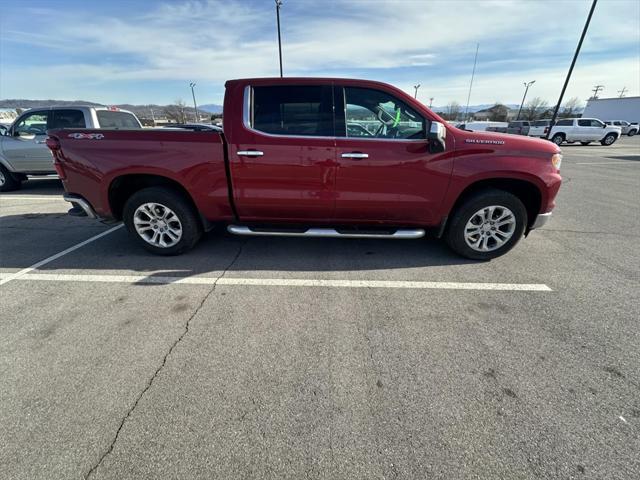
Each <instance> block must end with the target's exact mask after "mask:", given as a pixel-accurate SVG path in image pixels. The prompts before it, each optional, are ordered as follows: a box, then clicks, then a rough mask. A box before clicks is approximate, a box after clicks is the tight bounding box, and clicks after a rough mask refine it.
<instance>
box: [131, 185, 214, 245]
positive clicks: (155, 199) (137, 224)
mask: <svg viewBox="0 0 640 480" xmlns="http://www.w3.org/2000/svg"><path fill="white" fill-rule="evenodd" d="M123 220H124V223H125V225H126V227H127V230H128V231H129V234H131V235H132V236H133V237H134V238H135V239H136V241H137V242H138V243H139V244H140V245H142V246H143V247H144V248H145V249H147V250H148V251H150V252H152V253H155V254H157V255H179V254H181V253H183V252H186V251H187V250H189V249H191V248H193V247H194V246H195V244H196V243H198V240H200V237H201V236H202V224H201V223H200V219H199V218H198V215H197V213H196V211H195V209H194V207H193V206H192V205H191V203H190V202H188V201H187V200H186V199H185V198H184V196H183V195H181V194H179V193H177V192H175V191H174V190H171V189H169V188H163V187H150V188H145V189H143V190H140V191H138V192H136V193H134V194H133V195H132V196H131V197H130V198H129V199H128V200H127V202H126V203H125V205H124V210H123Z"/></svg>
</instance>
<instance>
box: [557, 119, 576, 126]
mask: <svg viewBox="0 0 640 480" xmlns="http://www.w3.org/2000/svg"><path fill="white" fill-rule="evenodd" d="M556 125H559V126H561V127H570V126H572V125H573V120H560V121H559V122H558V123H556Z"/></svg>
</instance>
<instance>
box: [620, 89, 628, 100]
mask: <svg viewBox="0 0 640 480" xmlns="http://www.w3.org/2000/svg"><path fill="white" fill-rule="evenodd" d="M626 91H627V87H622V90H618V93H619V94H620V96H619V97H618V98H622V97H624V94H625V93H626Z"/></svg>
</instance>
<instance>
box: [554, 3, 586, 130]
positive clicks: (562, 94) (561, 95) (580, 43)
mask: <svg viewBox="0 0 640 480" xmlns="http://www.w3.org/2000/svg"><path fill="white" fill-rule="evenodd" d="M597 3H598V0H593V3H592V4H591V10H589V15H588V16H587V21H586V22H585V24H584V28H583V29H582V35H581V36H580V40H579V41H578V46H577V47H576V53H574V54H573V60H572V61H571V66H570V67H569V72H568V73H567V78H565V80H564V86H563V87H562V91H561V92H560V98H559V99H558V103H557V104H556V108H555V109H554V110H553V117H551V123H550V124H549V129H548V130H547V134H546V135H545V137H544V138H546V139H548V138H549V134H550V133H551V130H552V129H553V126H554V125H555V124H556V118H558V110H560V104H561V103H562V97H564V92H565V91H566V90H567V85H569V79H570V78H571V73H572V72H573V67H574V66H575V64H576V60H578V54H579V53H580V47H582V42H583V40H584V37H585V35H586V34H587V29H588V28H589V23H590V22H591V17H592V16H593V11H594V10H595V9H596V4H597Z"/></svg>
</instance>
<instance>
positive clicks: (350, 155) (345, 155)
mask: <svg viewBox="0 0 640 480" xmlns="http://www.w3.org/2000/svg"><path fill="white" fill-rule="evenodd" d="M341 156H342V158H353V159H356V160H360V159H362V158H369V154H368V153H362V152H351V153H343V154H342V155H341Z"/></svg>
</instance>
